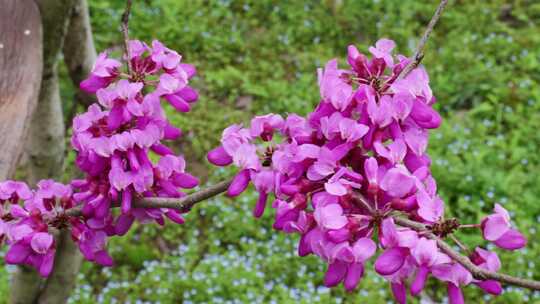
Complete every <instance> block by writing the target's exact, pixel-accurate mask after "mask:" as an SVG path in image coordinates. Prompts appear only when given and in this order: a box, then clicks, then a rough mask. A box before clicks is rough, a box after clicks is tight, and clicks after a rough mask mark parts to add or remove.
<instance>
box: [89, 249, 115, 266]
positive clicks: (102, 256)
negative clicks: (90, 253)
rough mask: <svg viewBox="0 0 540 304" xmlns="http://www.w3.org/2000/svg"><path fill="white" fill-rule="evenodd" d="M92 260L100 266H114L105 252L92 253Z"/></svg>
mask: <svg viewBox="0 0 540 304" xmlns="http://www.w3.org/2000/svg"><path fill="white" fill-rule="evenodd" d="M94 259H95V262H96V263H98V264H99V265H101V266H106V267H111V266H112V265H113V264H114V263H113V259H112V258H111V256H110V255H109V254H108V253H107V251H105V250H101V251H98V252H96V253H94Z"/></svg>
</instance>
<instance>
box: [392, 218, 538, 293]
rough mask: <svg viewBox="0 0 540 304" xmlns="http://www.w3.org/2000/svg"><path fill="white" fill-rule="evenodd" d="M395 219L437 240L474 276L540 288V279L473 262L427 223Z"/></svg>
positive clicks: (396, 221) (442, 249) (440, 245)
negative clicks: (530, 278) (493, 270)
mask: <svg viewBox="0 0 540 304" xmlns="http://www.w3.org/2000/svg"><path fill="white" fill-rule="evenodd" d="M394 221H395V223H396V224H398V225H400V226H403V227H408V228H411V229H413V230H415V231H418V232H422V233H423V234H424V235H425V236H426V237H427V238H429V239H432V240H435V241H436V242H437V245H438V246H439V248H440V249H441V251H442V252H444V253H446V255H448V256H449V257H450V258H452V259H453V260H454V261H456V262H458V263H460V264H461V265H462V266H463V267H465V268H466V269H467V270H468V271H469V272H470V273H471V274H472V275H473V277H474V278H476V279H478V280H495V281H499V282H501V283H506V284H509V285H515V286H520V287H524V288H528V289H533V290H540V282H539V281H534V280H528V279H522V278H517V277H513V276H510V275H507V274H503V273H497V272H491V271H488V270H485V269H482V268H480V267H478V266H476V265H475V264H473V262H471V260H470V259H469V258H468V257H466V256H464V255H461V254H460V253H458V252H457V251H455V250H454V249H453V248H452V247H451V246H450V245H448V244H447V243H446V242H445V241H443V240H442V239H440V238H439V237H438V236H436V235H435V234H433V233H432V232H430V231H429V229H428V228H427V227H426V225H424V224H422V223H419V222H415V221H412V220H409V219H406V218H402V217H394Z"/></svg>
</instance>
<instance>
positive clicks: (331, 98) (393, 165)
mask: <svg viewBox="0 0 540 304" xmlns="http://www.w3.org/2000/svg"><path fill="white" fill-rule="evenodd" d="M394 47H395V44H394V42H393V41H391V40H388V39H381V40H379V41H378V42H377V43H376V45H375V46H374V47H371V48H369V52H370V53H371V55H372V58H371V59H369V58H368V57H366V56H365V55H364V54H361V53H360V52H359V51H358V50H357V49H356V47H354V46H349V49H348V63H349V68H348V69H339V68H338V64H337V61H336V60H331V61H330V62H328V63H327V64H326V66H325V68H324V69H320V70H319V71H318V76H319V87H320V95H321V101H320V103H319V104H318V106H317V107H316V109H315V110H314V111H313V112H311V113H309V115H308V116H307V118H304V117H301V116H298V115H295V114H291V115H288V116H287V117H286V118H285V119H284V118H282V117H281V116H279V115H276V114H269V115H265V116H258V117H255V118H254V119H252V120H251V124H250V126H249V127H243V126H242V125H232V126H230V127H228V128H227V129H225V130H224V132H223V136H222V138H221V145H220V146H219V147H217V148H216V149H214V150H212V151H210V152H209V153H208V160H209V161H210V162H211V163H213V164H215V165H218V166H227V165H230V164H234V165H235V166H236V167H238V168H239V169H240V171H239V172H238V173H237V175H236V176H235V177H234V179H233V182H232V184H231V186H230V187H229V189H228V195H230V196H236V195H239V194H240V193H242V192H243V191H244V190H245V189H246V188H247V186H248V185H249V183H250V182H252V183H253V185H254V187H255V189H256V191H257V192H258V193H259V199H258V201H257V203H256V206H255V208H254V212H253V213H254V215H255V216H256V217H260V216H261V215H262V214H263V212H264V209H265V206H266V202H267V200H268V197H269V195H270V194H273V196H274V197H275V200H274V202H273V203H272V207H273V208H274V209H275V210H276V217H275V223H274V228H275V229H277V230H282V231H284V232H286V233H298V234H300V235H301V239H300V243H299V247H298V254H299V255H300V256H305V255H308V254H315V255H317V256H319V257H320V258H321V259H323V260H324V261H326V262H327V263H328V270H327V272H326V275H325V279H324V283H325V285H326V286H329V287H331V286H335V285H338V284H339V283H341V282H343V284H344V286H345V288H346V289H347V290H353V289H354V288H355V287H356V286H357V285H358V283H359V282H360V280H361V278H362V276H363V273H364V263H365V262H366V261H367V260H368V259H370V258H371V257H372V256H373V255H374V254H375V252H376V250H377V248H380V249H382V253H381V254H380V255H379V256H378V257H377V259H376V260H375V263H374V264H375V270H376V272H377V273H378V274H380V275H381V276H382V277H384V278H385V279H386V280H387V281H389V282H390V284H391V287H392V288H391V289H392V292H393V294H394V296H395V298H396V300H397V301H398V302H399V303H405V302H406V298H407V293H408V292H409V293H410V294H411V295H413V296H415V295H418V294H419V293H420V292H421V291H422V289H423V288H424V285H425V282H426V280H427V279H428V277H429V276H430V275H431V276H432V277H434V278H436V279H438V280H441V281H444V282H447V283H448V294H449V299H450V302H451V303H463V296H462V294H461V290H460V287H461V286H464V285H468V284H470V283H475V284H476V285H478V286H479V287H480V288H482V289H484V290H485V291H486V292H488V293H491V294H495V295H496V294H499V293H500V292H501V287H500V285H499V283H498V282H495V281H477V280H473V278H472V275H471V274H470V273H469V272H468V271H467V270H466V269H465V268H463V267H462V266H461V265H460V264H458V263H457V262H455V261H453V260H452V259H450V258H449V257H448V256H447V255H446V254H444V253H443V252H442V251H441V250H440V249H439V248H438V246H437V243H436V242H435V241H434V240H430V239H427V238H426V237H425V236H423V235H422V234H420V233H418V232H416V231H414V230H412V229H410V228H405V227H400V226H397V225H396V224H395V223H394V220H393V218H392V217H393V216H395V215H400V216H405V217H409V218H410V219H413V220H415V221H418V222H421V223H425V224H426V225H429V226H430V227H431V226H433V227H435V226H442V224H443V223H445V219H444V204H443V201H442V200H441V198H440V197H439V196H438V195H437V185H436V182H435V180H434V178H433V177H432V175H431V172H430V164H431V160H430V158H429V156H428V155H427V154H426V148H427V144H428V130H429V129H434V128H437V127H438V126H439V125H440V123H441V117H440V115H439V114H438V113H437V112H436V111H435V110H434V109H433V107H432V106H433V104H434V103H435V101H436V100H435V97H434V96H433V93H432V91H431V88H430V86H429V78H428V75H427V73H426V71H425V70H424V68H423V67H418V68H415V69H413V70H412V71H411V72H410V73H409V74H408V75H406V76H405V77H400V74H401V72H402V71H403V69H404V68H405V67H406V66H407V64H409V62H410V60H409V59H408V58H406V57H404V56H402V55H398V56H393V55H392V50H393V49H394ZM478 226H479V227H480V225H478ZM481 227H482V229H483V231H484V236H485V238H486V239H487V240H489V241H493V242H494V243H495V245H497V246H499V247H501V248H504V249H518V248H521V247H523V246H524V245H525V243H526V241H525V239H524V237H523V236H522V235H521V234H519V232H517V231H516V230H514V229H511V228H510V222H509V217H508V214H507V213H506V211H504V209H502V207H500V206H497V207H496V214H494V215H491V216H489V217H487V218H486V219H485V220H484V221H483V223H482V225H481ZM447 232H450V231H447ZM441 233H444V231H443V232H441ZM375 240H376V241H377V242H378V243H376V241H375ZM471 260H472V261H474V263H475V264H477V265H479V266H480V267H483V268H486V269H488V270H491V271H497V270H498V269H499V268H500V262H499V260H498V258H497V255H496V254H495V253H494V252H489V251H487V250H484V249H481V248H477V249H476V250H475V252H474V255H473V256H472V257H471Z"/></svg>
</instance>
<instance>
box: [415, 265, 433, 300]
mask: <svg viewBox="0 0 540 304" xmlns="http://www.w3.org/2000/svg"><path fill="white" fill-rule="evenodd" d="M428 274H429V268H428V267H426V266H420V268H418V271H417V272H416V277H415V278H414V281H413V283H412V285H411V295H412V296H416V295H418V294H419V293H420V292H422V289H424V286H425V284H426V280H427V277H428Z"/></svg>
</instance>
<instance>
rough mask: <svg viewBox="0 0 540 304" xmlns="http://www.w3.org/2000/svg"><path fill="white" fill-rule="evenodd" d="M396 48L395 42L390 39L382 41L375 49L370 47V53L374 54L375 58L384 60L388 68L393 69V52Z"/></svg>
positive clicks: (377, 43)
mask: <svg viewBox="0 0 540 304" xmlns="http://www.w3.org/2000/svg"><path fill="white" fill-rule="evenodd" d="M395 47H396V44H395V43H394V41H392V40H390V39H385V38H383V39H380V40H379V41H377V42H376V43H375V47H372V46H370V47H369V52H370V53H371V54H373V56H374V57H375V58H380V59H382V60H384V62H385V63H386V65H387V66H389V67H392V66H393V65H394V59H393V58H392V50H393V49H394V48H395Z"/></svg>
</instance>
